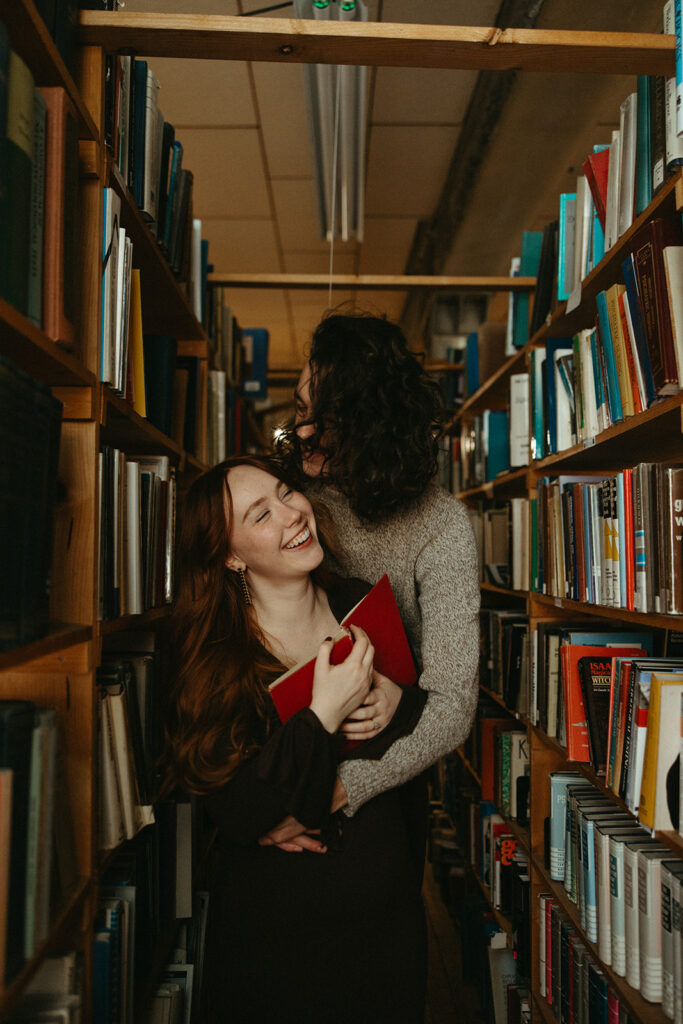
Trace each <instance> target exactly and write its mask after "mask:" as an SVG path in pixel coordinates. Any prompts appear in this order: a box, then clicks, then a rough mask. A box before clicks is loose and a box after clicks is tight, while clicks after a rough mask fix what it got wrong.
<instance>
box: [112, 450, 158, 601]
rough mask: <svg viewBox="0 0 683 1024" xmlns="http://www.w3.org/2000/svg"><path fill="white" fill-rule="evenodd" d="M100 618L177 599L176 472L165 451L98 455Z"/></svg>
mask: <svg viewBox="0 0 683 1024" xmlns="http://www.w3.org/2000/svg"><path fill="white" fill-rule="evenodd" d="M99 502H100V533H99V535H100V546H99V617H100V618H102V619H111V618H117V617H118V616H119V615H139V614H140V613H142V612H143V611H145V610H146V609H148V608H156V607H159V606H160V605H163V604H170V603H171V601H172V600H173V578H174V577H173V552H174V543H175V539H174V538H175V503H176V482H175V472H174V470H173V468H172V467H171V466H170V463H169V457H168V456H167V455H149V456H136V457H131V458H128V457H126V455H125V453H124V452H122V451H120V450H119V449H117V448H111V447H110V446H108V445H104V446H103V448H102V451H101V452H100V455H99Z"/></svg>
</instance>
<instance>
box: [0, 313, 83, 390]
mask: <svg viewBox="0 0 683 1024" xmlns="http://www.w3.org/2000/svg"><path fill="white" fill-rule="evenodd" d="M0 354H2V355H3V356H5V357H6V358H8V359H11V360H12V362H13V363H14V364H15V365H16V366H18V367H19V368H20V369H22V370H24V371H26V372H27V373H30V374H31V376H32V377H35V378H36V379H37V380H40V381H42V382H43V384H49V385H50V386H53V385H56V386H62V387H84V386H85V387H92V386H93V385H94V384H95V375H94V374H93V373H91V372H90V371H89V370H88V369H86V367H85V366H83V364H82V363H81V362H79V360H78V359H77V358H76V356H74V355H72V353H71V352H67V351H66V350H65V349H63V348H60V346H59V345H57V344H56V342H54V341H52V339H51V338H48V336H47V334H45V333H44V332H43V331H41V330H40V328H39V327H36V326H35V325H34V324H32V323H31V321H30V320H29V319H27V317H25V316H23V315H22V314H21V313H19V312H18V310H16V309H14V307H13V306H10V304H9V303H8V302H5V300H4V299H0Z"/></svg>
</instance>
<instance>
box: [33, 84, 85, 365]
mask: <svg viewBox="0 0 683 1024" xmlns="http://www.w3.org/2000/svg"><path fill="white" fill-rule="evenodd" d="M40 91H41V93H42V95H43V98H44V100H45V105H46V107H47V153H46V166H45V175H46V181H47V183H48V187H47V189H46V192H45V250H44V251H45V265H44V272H43V322H44V330H45V333H46V334H47V335H48V337H50V338H52V339H53V340H54V341H58V342H60V343H61V344H63V345H66V346H68V347H72V346H73V345H74V344H75V342H76V337H77V314H78V292H77V284H78V274H77V273H76V272H75V270H76V265H77V256H78V244H79V218H78V119H77V115H76V111H75V109H74V106H73V104H72V103H71V100H70V99H69V97H68V96H67V93H66V90H64V89H61V88H59V87H54V88H41V90H40Z"/></svg>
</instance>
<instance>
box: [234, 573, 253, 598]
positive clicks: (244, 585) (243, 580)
mask: <svg viewBox="0 0 683 1024" xmlns="http://www.w3.org/2000/svg"><path fill="white" fill-rule="evenodd" d="M237 575H238V576H239V578H240V586H241V588H242V593H243V595H244V603H245V604H251V594H250V593H249V587H248V586H247V580H246V577H245V575H244V569H238V570H237Z"/></svg>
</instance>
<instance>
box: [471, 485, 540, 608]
mask: <svg viewBox="0 0 683 1024" xmlns="http://www.w3.org/2000/svg"><path fill="white" fill-rule="evenodd" d="M531 511H532V505H531V503H530V501H529V500H528V499H527V498H511V499H510V500H509V501H507V502H495V503H494V502H488V501H487V502H483V501H480V502H478V504H477V505H476V506H470V507H469V515H470V522H471V524H472V528H473V530H474V536H475V541H476V544H477V551H478V553H479V568H480V579H481V582H482V583H493V584H495V586H498V587H508V588H511V589H513V590H529V589H530V583H531V572H532V564H531V561H530V559H529V553H530V552H529V545H528V543H527V538H528V536H529V530H530V520H529V517H530V514H531Z"/></svg>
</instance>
